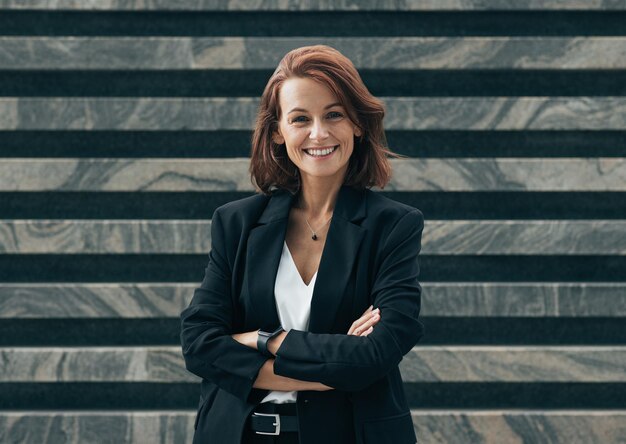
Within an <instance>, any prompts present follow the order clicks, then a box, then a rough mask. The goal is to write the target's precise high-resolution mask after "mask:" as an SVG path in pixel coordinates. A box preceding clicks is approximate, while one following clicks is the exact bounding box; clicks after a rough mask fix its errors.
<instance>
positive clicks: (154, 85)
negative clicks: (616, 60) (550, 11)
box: [0, 69, 626, 97]
mask: <svg viewBox="0 0 626 444" xmlns="http://www.w3.org/2000/svg"><path fill="white" fill-rule="evenodd" d="M359 72H360V74H361V77H362V78H363V81H364V82H365V84H366V85H367V87H368V89H369V90H370V91H371V92H372V94H374V95H375V96H391V97H394V96H395V97H407V96H419V97H448V96H465V97H485V96H486V97H489V96H510V97H523V96H574V97H575V96H621V95H626V71H624V70H614V71H608V70H598V69H591V70H577V71H575V70H501V69H492V70H488V69H485V70H476V69H472V70H465V69H463V70H423V71H420V70H402V71H400V70H397V71H396V70H369V69H363V70H360V71H359ZM271 74H272V71H270V70H267V71H266V70H254V69H250V70H248V69H246V70H193V71H192V70H177V71H174V70H169V71H154V70H138V71H136V70H126V71H120V70H116V71H102V70H85V71H78V70H67V71H66V70H63V71H59V70H50V71H31V70H16V71H12V70H11V71H0V95H3V96H22V97H57V96H65V97H83V96H87V97H94V96H96V97H214V96H218V97H221V96H228V97H248V96H250V97H260V96H261V94H262V93H263V89H264V87H265V84H266V83H267V81H268V79H269V78H270V76H271Z"/></svg>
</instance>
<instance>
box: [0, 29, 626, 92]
mask: <svg viewBox="0 0 626 444" xmlns="http://www.w3.org/2000/svg"><path fill="white" fill-rule="evenodd" d="M313 44H326V45H329V46H332V47H334V48H337V49H338V50H339V51H341V52H342V53H344V54H345V55H346V56H347V57H349V58H350V59H351V60H352V62H353V63H354V64H355V66H356V67H357V68H358V69H400V70H415V69H458V70H469V69H515V70H524V69H558V70H564V69H624V68H626V49H624V48H625V47H626V37H622V36H615V37H582V36H579V37H547V36H546V37H367V38H363V37H315V38H312V37H0V69H6V70H11V69H49V70H68V69H82V70H92V69H99V70H111V69H115V70H136V69H148V70H164V69H176V70H180V69H185V70H187V69H191V70H196V69H198V70H200V69H203V70H206V69H268V70H273V69H275V68H276V66H277V64H278V62H279V61H280V59H281V58H282V57H283V56H284V55H285V54H286V53H287V52H289V51H290V50H292V49H294V48H298V47H301V46H308V45H313ZM261 92H262V91H259V95H260V94H261Z"/></svg>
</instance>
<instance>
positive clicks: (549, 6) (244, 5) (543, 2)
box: [0, 0, 626, 11]
mask: <svg viewBox="0 0 626 444" xmlns="http://www.w3.org/2000/svg"><path fill="white" fill-rule="evenodd" d="M0 8H1V9H9V10H11V9H17V10H20V9H35V10H61V9H69V10H91V11H117V10H122V11H158V10H166V11H176V10H178V11H273V10H279V11H372V10H378V11H380V10H385V11H442V10H444V11H480V10H503V11H510V10H540V11H542V10H585V11H593V10H607V11H610V10H624V9H626V4H624V2H622V1H621V0H515V1H514V2H512V1H510V0H393V1H381V0H359V1H358V2H357V1H354V0H304V1H297V2H295V1H293V0H234V1H233V0H177V1H175V2H173V1H171V0H134V1H129V0H0Z"/></svg>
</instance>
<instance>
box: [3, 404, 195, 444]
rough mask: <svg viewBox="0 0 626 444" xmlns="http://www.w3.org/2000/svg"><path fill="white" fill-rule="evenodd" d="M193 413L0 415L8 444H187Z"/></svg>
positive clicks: (108, 412) (47, 412)
mask: <svg viewBox="0 0 626 444" xmlns="http://www.w3.org/2000/svg"><path fill="white" fill-rule="evenodd" d="M194 418H195V411H194V412H189V411H98V410H94V411H82V412H75V411H67V412H52V411H42V412H17V411H16V412H7V411H3V412H0V442H2V443H7V444H8V443H11V444H18V443H19V444H42V443H45V444H126V443H128V444H189V443H190V442H191V440H192V437H193V432H194V430H193V423H194Z"/></svg>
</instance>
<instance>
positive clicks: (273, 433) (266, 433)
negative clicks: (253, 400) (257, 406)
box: [254, 412, 280, 435]
mask: <svg viewBox="0 0 626 444" xmlns="http://www.w3.org/2000/svg"><path fill="white" fill-rule="evenodd" d="M254 414H255V415H258V416H273V417H274V418H275V419H276V422H275V423H274V424H272V425H274V426H276V430H275V431H273V432H258V431H256V430H255V431H254V433H258V434H259V435H280V415H279V414H278V413H257V412H254Z"/></svg>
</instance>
